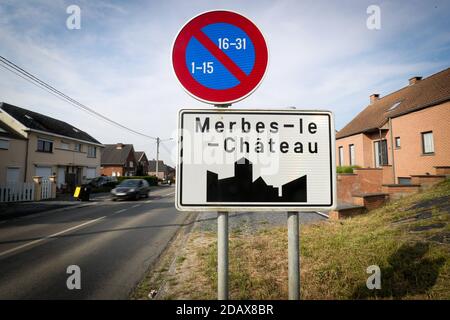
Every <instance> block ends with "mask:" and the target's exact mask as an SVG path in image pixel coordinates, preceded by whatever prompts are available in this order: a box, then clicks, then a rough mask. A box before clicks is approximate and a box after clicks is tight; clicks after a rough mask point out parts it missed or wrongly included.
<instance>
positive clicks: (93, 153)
mask: <svg viewBox="0 0 450 320" xmlns="http://www.w3.org/2000/svg"><path fill="white" fill-rule="evenodd" d="M87 156H88V158H97V147H94V146H88V150H87Z"/></svg>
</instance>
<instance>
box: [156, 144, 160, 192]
mask: <svg viewBox="0 0 450 320" xmlns="http://www.w3.org/2000/svg"><path fill="white" fill-rule="evenodd" d="M159 141H160V140H159V137H156V179H159V176H158V172H159V170H158V169H159V168H158V165H159ZM156 184H158V180H156Z"/></svg>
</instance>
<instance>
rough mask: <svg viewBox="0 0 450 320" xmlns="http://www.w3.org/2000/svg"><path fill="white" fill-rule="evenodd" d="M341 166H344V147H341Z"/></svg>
mask: <svg viewBox="0 0 450 320" xmlns="http://www.w3.org/2000/svg"><path fill="white" fill-rule="evenodd" d="M339 165H340V166H343V165H344V147H339Z"/></svg>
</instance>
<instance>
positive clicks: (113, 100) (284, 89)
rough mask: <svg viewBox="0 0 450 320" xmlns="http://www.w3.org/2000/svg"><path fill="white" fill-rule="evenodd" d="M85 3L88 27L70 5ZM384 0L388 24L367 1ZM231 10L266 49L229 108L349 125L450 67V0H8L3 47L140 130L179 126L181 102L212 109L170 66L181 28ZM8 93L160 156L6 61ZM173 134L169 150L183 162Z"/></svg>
mask: <svg viewBox="0 0 450 320" xmlns="http://www.w3.org/2000/svg"><path fill="white" fill-rule="evenodd" d="M70 5H77V6H79V7H80V9H81V28H80V29H74V30H70V29H68V28H67V27H66V20H67V18H68V17H69V14H68V13H66V9H67V7H68V6H70ZM370 5H377V6H378V7H379V8H380V28H379V29H376V30H371V29H369V28H368V27H367V24H366V22H367V19H368V18H369V17H370V15H371V14H370V13H369V14H368V13H367V8H368V7H369V6H370ZM215 9H226V10H232V11H235V12H238V13H240V14H242V15H244V16H246V17H247V18H249V19H250V20H252V21H253V22H254V23H255V24H256V25H257V26H258V27H259V29H260V30H261V31H262V33H263V34H264V36H265V39H266V41H267V46H268V49H269V66H268V69H267V73H266V76H265V78H264V80H263V81H262V83H261V85H260V87H259V88H258V89H257V90H256V91H255V92H254V93H253V94H252V95H251V96H249V97H248V98H246V99H244V100H242V101H240V102H237V103H235V104H233V106H232V108H251V109H253V108H264V109H271V108H285V107H292V106H295V107H296V108H298V109H326V110H331V111H333V112H334V114H335V121H336V128H337V129H341V128H342V127H343V126H345V124H346V123H348V122H349V121H350V120H351V119H352V118H353V117H354V116H355V115H357V114H358V113H359V112H360V111H361V110H362V109H363V108H365V107H366V106H367V105H368V103H369V96H370V95H371V94H372V93H379V94H380V95H381V96H384V95H386V94H389V93H390V92H392V91H396V90H398V89H400V88H402V87H404V86H406V85H407V84H408V79H409V78H411V77H413V76H424V77H426V76H429V75H431V74H433V73H436V72H438V71H440V70H443V69H446V68H448V67H450V19H448V12H450V1H425V0H422V1H415V0H410V1H376V0H371V1H364V0H359V1H356V0H355V1H299V0H297V1H265V0H262V1H261V0H259V1H256V0H240V1H232V0H228V1H210V0H209V1H207V0H203V1H200V0H189V1H172V0H166V1H106V0H101V1H100V0H99V1H93V0H91V1H81V0H79V1H75V0H70V1H65V0H51V1H50V0H48V1H43V0H33V1H28V0H21V1H16V0H0V55H2V56H4V57H5V58H7V59H9V60H11V61H13V62H14V63H16V64H17V65H19V66H21V67H23V68H24V69H26V70H27V71H29V72H31V73H32V74H34V75H36V76H38V77H39V78H40V79H42V80H44V81H46V82H47V83H49V84H51V85H52V86H54V87H56V88H57V89H59V90H60V91H62V92H64V93H65V94H67V95H69V96H71V97H73V98H75V99H76V100H78V101H80V102H81V103H83V104H85V105H87V106H89V107H91V108H92V109H94V110H95V111H97V112H99V113H101V114H103V115H105V116H107V117H109V118H111V119H113V120H115V121H117V122H120V123H122V124H124V125H126V126H128V127H131V128H133V129H134V130H137V131H139V132H142V133H144V134H147V135H150V136H159V137H161V138H162V139H165V138H170V137H173V138H174V137H175V136H176V125H177V122H176V118H177V112H178V110H179V109H181V108H211V106H210V105H208V104H205V103H203V102H200V101H197V100H195V99H193V98H192V97H191V96H189V95H188V94H186V92H185V91H184V90H183V89H182V87H181V85H180V84H179V83H178V80H177V79H176V77H175V75H174V72H173V69H172V65H171V50H172V44H173V41H174V39H175V37H176V35H177V33H178V31H179V30H180V28H181V27H182V26H183V25H184V24H185V23H186V22H187V21H189V20H190V19H191V18H192V17H194V16H196V15H198V14H199V13H202V12H205V11H210V10H215ZM0 101H4V102H7V103H11V104H14V105H17V106H20V107H23V108H26V109H30V110H33V111H36V112H40V113H43V114H46V115H48V116H51V117H54V118H57V119H60V120H63V121H66V122H68V123H70V124H72V125H74V126H76V127H78V128H80V129H82V130H84V131H86V132H88V133H89V134H91V135H92V136H93V137H95V138H96V139H97V140H99V141H100V142H102V143H104V144H108V143H117V142H123V143H132V144H134V147H135V150H144V151H145V152H146V153H147V156H148V158H149V159H152V158H156V143H155V142H154V141H153V140H150V139H147V138H144V137H141V136H138V135H135V134H132V133H129V132H127V131H124V130H122V129H119V128H117V127H115V126H112V125H111V124H108V123H106V122H103V121H100V120H99V119H97V118H95V117H93V116H91V115H89V114H88V113H85V112H83V111H80V110H78V109H76V108H75V107H73V106H72V105H70V104H68V103H65V102H63V101H61V100H59V99H58V98H56V97H54V96H53V95H51V94H49V93H48V92H46V91H44V90H42V89H40V88H37V87H35V86H33V85H32V84H30V83H28V82H26V81H25V80H23V79H21V78H19V77H17V76H16V75H14V74H12V73H10V72H9V71H7V70H5V69H3V68H0ZM173 150H175V142H174V141H166V142H164V143H162V144H161V153H160V158H161V159H162V160H164V161H165V162H167V163H169V164H172V165H173V164H174V163H175V157H174V152H173Z"/></svg>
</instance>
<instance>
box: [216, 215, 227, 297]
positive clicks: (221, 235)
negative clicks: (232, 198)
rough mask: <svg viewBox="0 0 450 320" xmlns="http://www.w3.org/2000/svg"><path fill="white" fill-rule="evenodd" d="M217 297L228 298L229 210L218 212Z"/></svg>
mask: <svg viewBox="0 0 450 320" xmlns="http://www.w3.org/2000/svg"><path fill="white" fill-rule="evenodd" d="M217 282H218V283H217V298H218V299H219V300H227V299H228V212H227V211H219V212H217Z"/></svg>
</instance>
